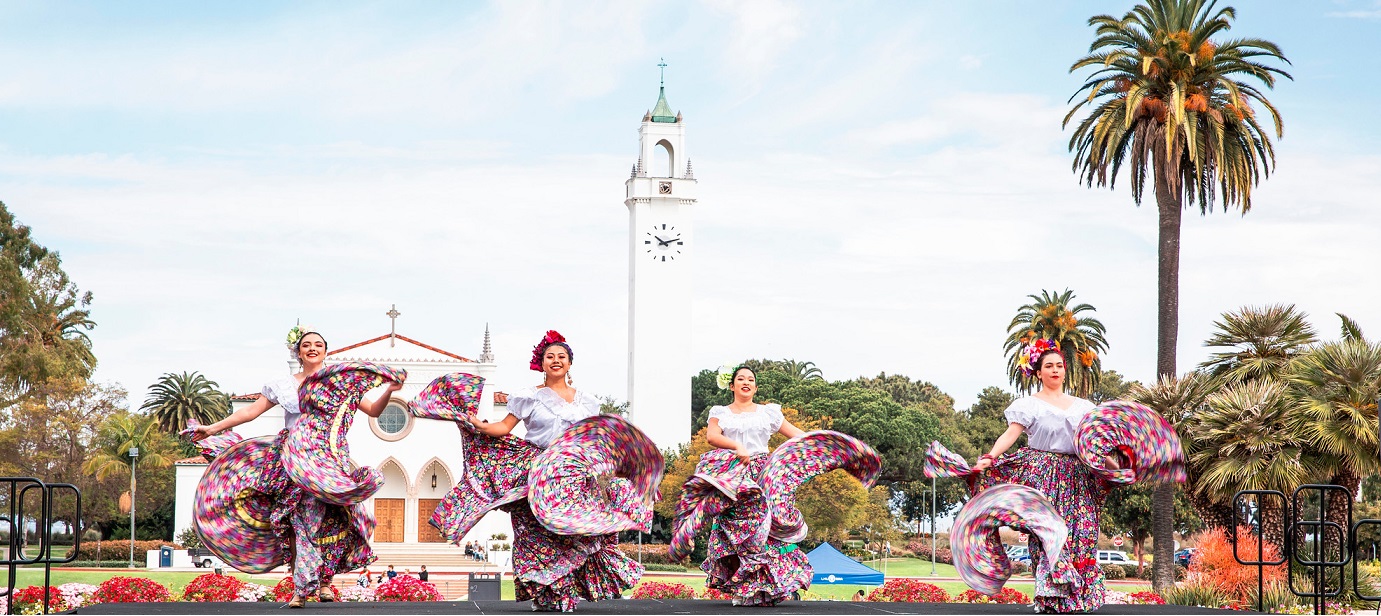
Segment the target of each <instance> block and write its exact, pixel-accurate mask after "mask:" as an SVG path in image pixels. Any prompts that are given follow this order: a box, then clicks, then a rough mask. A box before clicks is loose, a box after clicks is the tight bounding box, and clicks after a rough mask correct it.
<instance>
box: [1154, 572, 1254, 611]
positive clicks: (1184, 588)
mask: <svg viewBox="0 0 1381 616" xmlns="http://www.w3.org/2000/svg"><path fill="white" fill-rule="evenodd" d="M1161 597H1164V599H1165V602H1166V603H1169V604H1171V605H1185V606H1198V607H1210V608H1220V607H1227V606H1229V605H1234V604H1236V602H1235V601H1233V599H1232V598H1231V597H1229V596H1228V595H1227V593H1224V592H1223V591H1221V590H1218V589H1217V588H1216V587H1214V586H1212V585H1211V584H1205V583H1202V582H1200V581H1198V580H1193V579H1191V580H1189V581H1187V582H1185V583H1183V584H1176V585H1174V586H1171V587H1169V588H1166V589H1164V590H1163V591H1161Z"/></svg>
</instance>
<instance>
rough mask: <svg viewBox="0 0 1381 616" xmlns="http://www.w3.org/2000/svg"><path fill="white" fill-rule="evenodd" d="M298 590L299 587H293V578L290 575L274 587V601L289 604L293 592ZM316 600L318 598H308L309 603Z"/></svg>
mask: <svg viewBox="0 0 1381 616" xmlns="http://www.w3.org/2000/svg"><path fill="white" fill-rule="evenodd" d="M296 590H297V587H296V586H294V585H293V578H292V576H291V575H289V576H287V577H284V578H283V579H281V580H278V583H277V584H275V585H274V586H273V591H272V592H273V600H274V601H277V602H279V603H287V602H288V601H291V600H292V598H293V592H294V591H296ZM315 600H316V597H310V598H308V601H315Z"/></svg>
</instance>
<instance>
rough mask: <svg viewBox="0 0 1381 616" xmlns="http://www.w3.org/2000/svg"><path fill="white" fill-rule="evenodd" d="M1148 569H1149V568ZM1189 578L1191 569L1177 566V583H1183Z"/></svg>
mask: <svg viewBox="0 0 1381 616" xmlns="http://www.w3.org/2000/svg"><path fill="white" fill-rule="evenodd" d="M1148 569H1149V567H1148ZM1187 577H1189V569H1188V568H1186V567H1181V566H1179V565H1175V581H1176V582H1183V581H1184V579H1185V578H1187Z"/></svg>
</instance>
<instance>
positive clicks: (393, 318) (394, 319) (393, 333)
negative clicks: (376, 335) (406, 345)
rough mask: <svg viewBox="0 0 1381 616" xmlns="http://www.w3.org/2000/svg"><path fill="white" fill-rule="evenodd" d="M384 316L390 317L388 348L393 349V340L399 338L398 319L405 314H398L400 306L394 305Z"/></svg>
mask: <svg viewBox="0 0 1381 616" xmlns="http://www.w3.org/2000/svg"><path fill="white" fill-rule="evenodd" d="M384 314H385V315H386V316H388V320H389V326H388V346H390V347H391V346H393V340H394V339H395V338H397V337H398V317H399V316H401V315H402V314H403V313H401V312H398V304H393V305H392V306H390V307H389V309H388V312H385V313H384Z"/></svg>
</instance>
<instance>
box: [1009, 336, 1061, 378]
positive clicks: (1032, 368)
mask: <svg viewBox="0 0 1381 616" xmlns="http://www.w3.org/2000/svg"><path fill="white" fill-rule="evenodd" d="M1058 350H1060V345H1058V344H1055V341H1054V340H1051V339H1049V338H1041V339H1039V340H1036V341H1035V342H1032V343H1031V344H1028V345H1026V346H1024V347H1022V349H1021V356H1020V357H1018V358H1017V369H1019V370H1021V373H1022V374H1024V375H1026V376H1028V377H1033V376H1036V371H1037V370H1038V369H1039V368H1040V366H1037V365H1036V362H1038V361H1040V359H1041V354H1042V353H1044V352H1046V351H1058Z"/></svg>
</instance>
